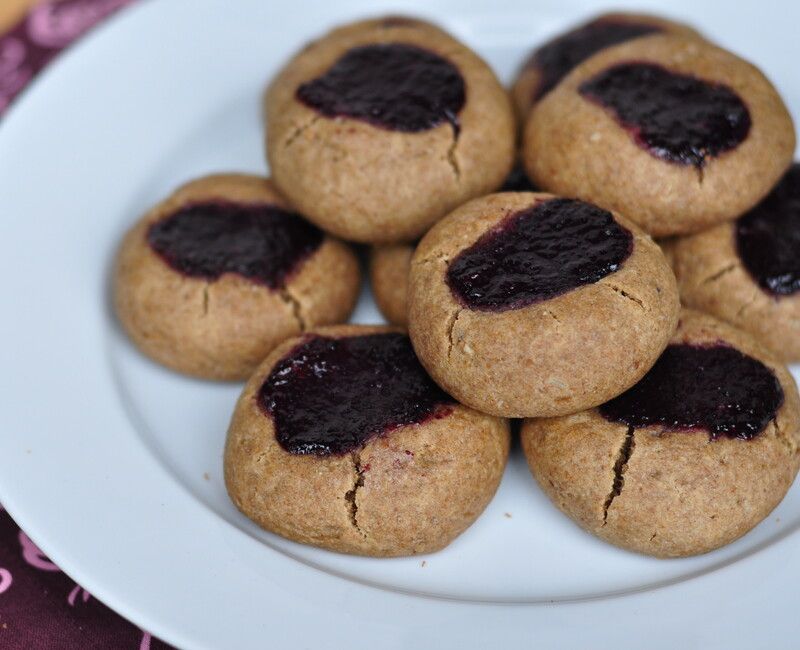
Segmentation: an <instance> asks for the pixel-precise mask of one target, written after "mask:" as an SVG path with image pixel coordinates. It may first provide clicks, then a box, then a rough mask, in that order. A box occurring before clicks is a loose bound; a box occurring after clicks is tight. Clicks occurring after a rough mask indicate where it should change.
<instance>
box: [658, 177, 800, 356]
mask: <svg viewBox="0 0 800 650" xmlns="http://www.w3.org/2000/svg"><path fill="white" fill-rule="evenodd" d="M670 254H671V257H672V260H673V268H674V270H675V274H676V275H677V277H678V289H679V291H680V294H681V299H682V300H683V302H684V304H686V305H688V306H689V307H695V308H697V309H701V310H703V311H706V312H708V313H711V314H713V315H715V316H717V317H719V318H722V319H723V320H726V321H728V322H730V323H731V324H733V325H736V326H738V327H741V328H742V329H744V330H746V331H748V332H750V333H751V334H753V335H754V336H755V337H756V338H757V339H758V340H759V341H761V343H763V344H764V345H765V346H767V347H768V348H769V349H770V350H771V351H772V352H773V354H775V355H777V356H778V357H779V358H781V359H783V360H784V361H800V293H799V292H800V164H798V163H794V164H793V165H792V166H791V167H790V168H789V171H788V172H787V173H786V175H785V176H784V177H783V179H782V180H781V181H780V183H778V185H777V187H775V189H774V190H773V191H772V192H771V193H770V194H769V195H768V196H767V198H766V199H764V200H763V201H762V202H761V203H760V204H758V205H757V206H756V207H755V208H753V209H752V210H751V211H749V212H747V213H746V214H745V215H743V216H742V217H740V218H739V219H737V220H736V221H735V222H731V223H725V224H722V225H719V226H715V227H714V228H710V229H708V230H705V231H703V232H701V233H698V234H696V235H691V236H689V237H684V238H681V239H678V240H677V241H675V242H673V243H672V244H671V245H670Z"/></svg>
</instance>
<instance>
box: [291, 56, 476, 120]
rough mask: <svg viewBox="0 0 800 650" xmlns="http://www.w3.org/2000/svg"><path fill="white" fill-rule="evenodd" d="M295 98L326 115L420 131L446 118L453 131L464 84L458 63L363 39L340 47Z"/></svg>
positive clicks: (462, 101)
mask: <svg viewBox="0 0 800 650" xmlns="http://www.w3.org/2000/svg"><path fill="white" fill-rule="evenodd" d="M297 98H298V99H299V100H300V101H301V102H303V103H304V104H305V105H306V106H308V107H310V108H313V109H314V110H316V111H319V112H320V113H322V114H323V115H324V116H326V117H352V118H355V119H359V120H364V121H366V122H369V123H370V124H373V125H374V126H378V127H381V128H384V129H393V130H395V131H405V132H411V133H413V132H417V131H425V130H427V129H432V128H434V127H436V126H439V125H440V124H442V123H445V122H449V123H450V124H451V125H452V127H453V131H454V132H455V133H456V135H457V134H458V131H459V122H458V112H459V111H460V110H461V109H462V107H463V106H464V101H465V99H466V90H465V86H464V79H463V77H462V76H461V73H460V72H459V71H458V68H457V67H456V66H455V65H453V64H452V63H450V61H448V60H447V59H444V58H442V57H441V56H439V55H438V54H435V53H433V52H429V51H428V50H424V49H422V48H419V47H416V46H413V45H404V44H402V43H385V44H376V45H364V46H361V47H356V48H353V49H352V50H349V51H348V52H347V53H345V54H344V55H343V56H342V57H341V58H340V59H339V60H338V61H336V63H334V64H333V66H332V67H331V68H329V69H328V71H327V72H326V73H325V74H323V75H322V76H320V77H317V78H316V79H314V80H312V81H309V82H307V83H304V84H302V85H301V86H300V87H299V88H298V89H297Z"/></svg>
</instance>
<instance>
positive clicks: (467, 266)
mask: <svg viewBox="0 0 800 650" xmlns="http://www.w3.org/2000/svg"><path fill="white" fill-rule="evenodd" d="M678 309H679V305H678V294H677V287H676V286H675V277H674V275H673V274H672V271H671V270H670V268H669V266H668V265H667V263H666V260H665V259H664V256H663V254H662V253H661V251H660V249H659V248H658V247H657V246H656V245H655V244H654V243H653V241H652V240H651V239H650V237H648V236H647V235H645V234H644V233H643V232H642V231H641V230H639V228H637V227H636V226H635V225H633V224H631V223H630V222H628V221H627V220H625V219H624V218H622V217H620V216H619V215H616V214H612V213H610V212H607V211H605V210H602V209H600V208H597V207H596V206H593V205H591V204H588V203H585V202H583V201H579V200H574V199H563V198H557V197H554V196H552V195H550V194H537V193H524V192H523V193H500V194H492V195H489V196H486V197H483V198H480V199H475V200H473V201H471V202H469V203H467V204H465V205H464V206H462V207H460V208H459V209H458V210H456V211H455V212H453V213H452V214H450V215H448V216H447V217H446V218H445V219H443V220H442V221H440V222H439V223H438V224H437V225H436V226H434V227H433V228H432V229H431V231H430V232H429V233H428V234H427V235H426V236H425V237H424V238H423V239H422V241H421V242H420V244H419V246H418V247H417V250H416V252H415V253H414V257H413V259H412V262H411V273H410V281H409V311H408V313H409V333H410V335H411V340H412V341H413V343H414V349H415V350H416V352H417V355H418V356H419V358H420V360H421V361H422V364H423V365H424V366H425V367H426V369H427V370H428V372H429V373H430V374H431V376H432V377H433V378H434V379H435V380H436V381H437V382H438V383H439V384H440V385H441V386H442V387H443V388H444V389H445V390H447V391H448V393H450V394H451V395H453V396H454V397H455V398H456V399H458V400H459V401H460V402H462V403H464V404H467V405H469V406H472V407H473V408H476V409H478V410H480V411H482V412H484V413H491V414H493V415H502V416H504V417H540V416H545V415H561V414H566V413H574V412H576V411H580V410H582V409H585V408H588V407H590V406H595V405H597V404H601V403H602V402H604V401H606V400H608V399H610V398H611V397H613V396H615V395H618V394H619V393H621V392H622V391H624V390H625V389H627V388H628V387H629V386H631V385H633V384H634V383H635V382H636V381H638V380H639V379H640V378H641V377H642V375H644V373H645V372H647V370H648V369H649V368H650V366H651V365H652V364H653V363H655V360H656V359H657V358H658V355H659V354H660V353H661V351H662V350H663V349H664V346H665V345H666V344H667V341H668V340H669V337H670V336H671V335H672V332H673V330H674V329H675V323H676V322H677V318H678Z"/></svg>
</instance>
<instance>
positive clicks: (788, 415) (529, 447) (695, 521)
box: [521, 310, 800, 557]
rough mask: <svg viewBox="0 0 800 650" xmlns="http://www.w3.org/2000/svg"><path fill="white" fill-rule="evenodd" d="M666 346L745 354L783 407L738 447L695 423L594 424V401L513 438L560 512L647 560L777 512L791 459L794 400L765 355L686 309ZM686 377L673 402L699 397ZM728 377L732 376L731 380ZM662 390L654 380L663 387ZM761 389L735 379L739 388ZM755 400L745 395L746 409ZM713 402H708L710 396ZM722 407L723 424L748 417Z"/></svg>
mask: <svg viewBox="0 0 800 650" xmlns="http://www.w3.org/2000/svg"><path fill="white" fill-rule="evenodd" d="M673 344H674V345H677V346H678V347H679V348H680V346H682V345H683V344H689V345H691V346H701V349H705V350H711V351H714V350H719V349H723V350H726V352H725V354H726V355H733V356H736V355H737V354H738V353H737V352H736V351H739V352H740V353H742V354H744V355H747V356H748V357H750V360H749V363H752V364H755V365H756V366H758V368H760V370H761V372H762V373H766V375H767V376H768V377H769V378H770V381H771V382H772V385H773V387H774V385H775V382H776V381H777V382H779V385H780V391H782V400H783V401H782V404H781V405H780V406H779V408H777V411H775V412H774V417H772V418H770V419H769V420H768V421H767V423H766V425H765V428H763V429H760V430H758V431H753V430H751V431H750V432H749V434H748V435H752V436H753V437H750V438H749V439H742V438H737V437H728V435H726V433H725V432H724V431H718V434H717V435H716V437H714V436H712V434H711V432H710V430H709V429H708V428H703V427H699V426H698V427H696V428H694V429H683V430H674V429H670V427H669V426H666V425H663V424H652V425H650V426H628V425H627V424H625V423H624V422H620V421H614V420H610V419H607V418H606V417H604V416H603V414H602V413H601V409H604V408H608V407H607V406H605V405H604V406H603V407H601V408H600V409H591V410H588V411H583V412H581V413H575V414H573V415H568V416H566V417H559V418H547V419H538V420H526V421H525V422H524V423H523V425H522V431H521V437H522V448H523V450H524V452H525V455H526V457H527V459H528V463H529V465H530V468H531V471H532V472H533V475H534V476H535V477H536V480H537V481H538V482H539V485H540V486H541V487H542V489H543V490H544V491H545V493H546V494H547V495H548V496H549V497H550V499H551V500H552V501H553V503H554V504H555V505H556V506H558V508H559V509H560V510H562V511H563V512H564V513H565V514H566V515H568V516H569V517H571V518H572V519H573V520H575V522H576V523H578V524H579V525H580V526H581V527H583V528H584V529H586V530H587V531H589V532H591V533H593V534H595V535H597V536H598V537H600V538H602V539H604V540H606V541H607V542H610V543H611V544H615V545H617V546H621V547H623V548H627V549H630V550H634V551H638V552H640V553H646V554H648V555H655V556H658V557H681V556H687V555H695V554H699V553H705V552H707V551H710V550H713V549H715V548H719V547H720V546H723V545H725V544H728V543H730V542H732V541H733V540H735V539H737V538H739V537H741V536H742V535H744V534H745V533H746V532H747V531H749V530H750V529H751V528H753V527H754V526H755V525H756V524H758V523H759V522H760V521H761V520H762V519H764V518H765V517H766V516H767V515H768V514H769V513H770V512H771V511H772V510H773V508H775V507H776V506H777V505H778V503H779V502H780V501H781V499H782V498H783V496H784V495H785V494H786V491H787V490H788V489H789V487H790V485H791V484H792V481H793V480H794V477H795V475H796V473H797V469H798V464H799V462H800V461H799V460H798V459H799V458H800V456H799V455H798V444H799V443H800V398H798V395H797V388H796V386H795V383H794V380H793V379H792V377H791V375H790V374H789V372H788V370H787V369H786V368H785V367H784V366H783V365H782V364H781V363H780V362H779V361H777V360H776V359H775V357H773V356H772V355H770V354H769V353H768V352H767V351H766V350H765V349H764V348H762V347H761V346H760V345H759V344H758V343H756V342H755V341H754V340H753V339H752V338H751V337H750V336H749V335H747V334H745V333H744V332H741V331H740V330H737V329H735V328H732V327H731V326H729V325H726V324H724V323H722V322H720V321H717V320H716V319H714V318H712V317H710V316H706V315H703V314H700V313H699V312H693V311H689V310H685V311H684V312H682V314H681V319H680V324H679V325H678V330H677V332H676V333H675V336H673V338H672V341H671V345H670V347H668V348H667V352H665V354H667V353H669V352H670V351H671V350H672V349H673ZM726 346H731V347H726ZM753 360H756V361H753ZM759 362H760V363H759ZM660 363H661V361H659V364H660ZM761 364H763V366H762V365H761ZM764 366H766V368H764ZM658 367H659V365H658V364H657V365H656V368H658ZM671 367H673V368H676V367H680V366H677V365H676V366H671ZM683 367H684V368H687V367H694V368H696V366H691V365H689V366H683ZM707 370H708V371H710V372H714V371H715V368H713V367H711V368H709V369H707ZM717 370H718V368H717ZM705 371H706V369H704V370H703V372H705ZM770 371H771V373H773V374H770ZM654 372H655V370H654ZM694 372H695V373H700V371H698V370H696V369H695V371H694ZM696 376H697V377H698V379H696V380H695V382H694V383H692V382H691V381H690V382H689V384H688V385H687V386H685V387H684V388H683V390H682V392H683V393H684V395H685V394H686V393H690V392H693V391H700V392H701V394H703V393H702V391H703V387H704V386H705V387H706V388H707V387H708V385H709V384H708V382H707V381H704V380H703V378H702V376H701V373H700V374H697V375H696ZM745 377H746V375H745ZM729 378H730V380H731V381H732V382H733V381H736V380H737V379H741V377H737V376H736V375H735V373H731V374H729V375H728V377H726V380H727V379H729ZM762 379H763V378H762ZM645 381H648V379H647V378H645V379H644V380H643V382H645ZM665 383H666V382H663V381H661V382H659V384H660V385H661V386H662V387H664V386H665ZM712 385H715V386H719V384H712ZM762 385H763V384H762V383H759V382H757V381H751V382H747V381H746V382H745V383H744V386H745V388H744V389H743V390H745V391H756V388H754V386H762ZM767 385H769V383H768V384H767ZM632 390H635V389H632ZM663 390H666V391H669V390H671V387H669V386H666V387H664V388H663ZM678 392H681V391H680V390H679V391H678ZM628 395H629V394H628ZM759 395H760V394H759V393H755V392H751V394H750V395H745V397H746V399H749V400H756V403H757V401H758V400H759ZM625 397H626V396H623V397H622V398H619V399H624V398H625ZM714 399H715V400H717V401H719V400H720V397H719V394H717V395H716V397H715V398H714ZM731 399H733V398H732V397H730V396H729V395H726V396H725V397H724V398H723V399H722V402H724V403H725V405H726V406H727V409H725V410H721V408H720V407H721V406H722V405H721V404H717V401H714V402H713V403H714V405H715V406H714V408H716V410H717V412H718V413H719V412H721V413H724V414H725V416H724V417H731V413H736V414H737V415H738V416H744V417H747V413H748V412H747V411H745V412H744V413H743V412H742V411H735V410H733V409H731V405H730V400H731ZM611 404H612V405H613V404H614V401H612V402H611ZM751 405H752V404H751ZM623 408H624V407H623ZM765 408H766V407H765ZM766 410H769V409H766ZM611 412H612V413H614V409H613V408H612V409H611ZM760 415H761V417H762V419H764V417H765V415H764V413H760ZM733 417H734V418H735V417H736V416H733ZM766 417H769V413H767V414H766ZM715 426H716V425H715ZM737 426H739V428H738V429H736V430H733V429H731V428H730V427H729V428H728V432H729V433H730V434H731V435H741V434H742V433H743V432H745V431H747V430H746V429H745V428H744V427H742V426H741V422H739V424H738V425H737Z"/></svg>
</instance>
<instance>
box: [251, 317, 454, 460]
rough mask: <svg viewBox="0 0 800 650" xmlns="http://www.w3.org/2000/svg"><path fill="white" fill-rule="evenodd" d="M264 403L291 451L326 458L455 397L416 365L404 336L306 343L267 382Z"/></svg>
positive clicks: (430, 413)
mask: <svg viewBox="0 0 800 650" xmlns="http://www.w3.org/2000/svg"><path fill="white" fill-rule="evenodd" d="M258 403H259V405H260V406H261V408H262V410H263V411H264V412H266V413H267V414H269V415H271V416H272V418H273V419H274V422H275V436H276V438H277V440H278V443H279V444H280V445H281V447H283V448H284V449H285V450H286V451H288V452H291V453H293V454H314V455H317V456H328V455H332V454H345V453H348V452H351V451H355V450H357V449H359V448H361V447H362V446H363V445H364V444H365V443H367V442H368V441H369V440H370V439H372V438H375V437H376V436H380V435H383V434H386V433H388V432H389V431H392V430H393V429H397V428H398V427H403V426H407V425H411V424H420V423H422V422H424V421H425V420H427V419H429V418H431V417H442V416H444V415H446V414H448V413H449V412H450V405H452V404H454V401H453V399H452V398H451V397H450V396H449V395H447V394H446V393H445V392H444V391H442V389H441V388H439V387H438V386H437V385H436V384H435V383H434V382H433V380H432V379H431V378H430V377H429V376H428V374H427V373H426V372H425V370H424V369H423V367H422V366H421V365H420V363H419V361H418V360H417V357H416V355H415V354H414V350H413V348H412V347H411V341H410V340H409V338H408V337H407V336H406V335H404V334H394V333H390V334H369V335H366V336H351V337H346V338H326V337H322V336H315V337H313V338H308V339H307V340H305V341H304V342H303V343H301V344H300V345H298V346H297V347H296V348H295V349H294V350H292V351H291V352H290V353H289V354H288V355H287V356H285V357H284V358H283V359H282V360H281V361H280V362H279V363H278V364H277V365H276V366H275V368H274V369H273V370H272V372H271V373H270V374H269V376H268V377H267V378H266V380H265V381H264V383H263V384H262V386H261V389H260V390H259V392H258Z"/></svg>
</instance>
